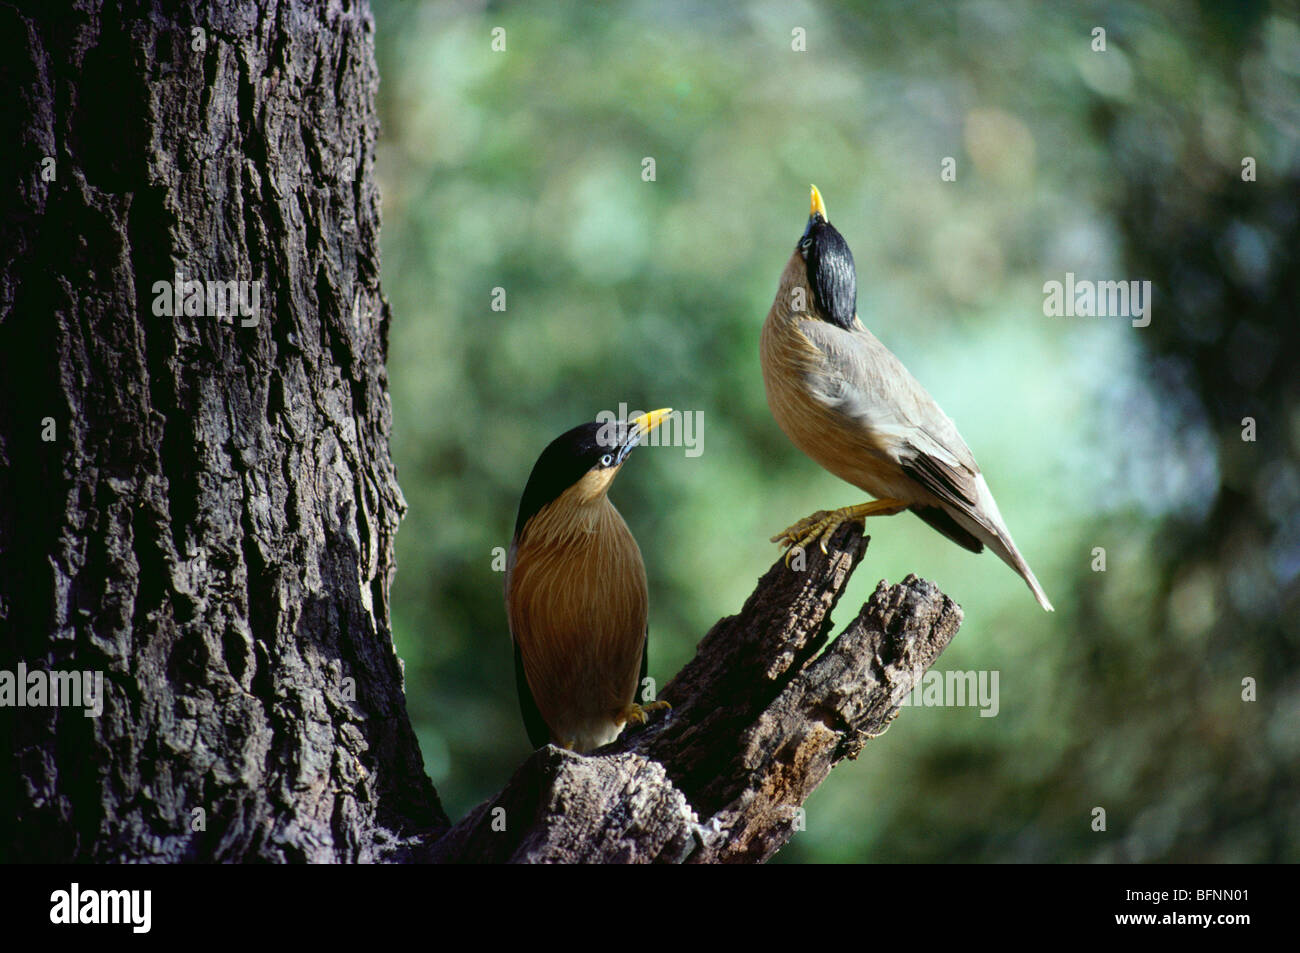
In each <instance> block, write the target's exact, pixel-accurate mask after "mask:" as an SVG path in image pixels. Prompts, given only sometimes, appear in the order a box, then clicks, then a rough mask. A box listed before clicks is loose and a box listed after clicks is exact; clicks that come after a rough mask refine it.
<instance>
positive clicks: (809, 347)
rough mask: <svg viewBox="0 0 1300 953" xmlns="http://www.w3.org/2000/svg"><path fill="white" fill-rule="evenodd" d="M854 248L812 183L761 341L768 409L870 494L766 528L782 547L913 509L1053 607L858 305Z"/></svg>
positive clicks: (807, 449)
mask: <svg viewBox="0 0 1300 953" xmlns="http://www.w3.org/2000/svg"><path fill="white" fill-rule="evenodd" d="M857 295H858V283H857V275H856V274H855V272H854V267H853V253H852V252H851V251H849V246H848V243H847V242H845V240H844V237H843V236H842V235H840V233H839V232H838V231H836V229H835V227H834V226H833V225H831V223H830V222H829V221H828V220H827V216H826V206H825V204H824V203H823V202H822V197H821V193H820V192H818V191H817V187H816V186H813V187H812V210H811V213H810V214H809V216H808V226H807V228H805V229H804V233H803V237H802V238H800V239H799V243H798V244H797V245H796V246H795V250H794V253H793V254H792V255H791V256H790V260H789V261H788V262H787V263H786V266H785V271H784V272H783V273H782V274H781V285H780V287H779V288H778V289H777V292H776V300H775V301H774V302H772V309H771V310H770V311H769V312H768V314H767V321H766V322H765V323H764V325H763V335H762V341H761V344H760V352H761V359H762V365H763V383H764V385H765V387H766V388H767V403H768V406H769V407H770V408H771V410H772V416H773V417H775V418H776V422H777V423H778V424H779V425H780V427H781V429H782V430H784V431H785V433H786V436H788V437H789V438H790V440H791V441H793V443H794V445H795V446H797V447H798V448H799V449H800V450H802V451H803V452H804V453H806V454H808V456H810V457H812V458H813V459H814V460H816V461H817V462H818V463H820V464H821V465H822V466H823V467H825V468H826V469H827V470H829V471H830V472H831V473H833V474H835V475H836V476H837V477H839V478H840V479H841V480H846V481H847V482H849V483H852V484H853V485H854V486H856V487H858V488H859V489H861V490H865V491H866V492H867V493H869V494H871V495H872V496H874V497H876V499H875V500H874V501H873V502H870V503H861V504H859V505H857V506H846V507H842V508H841V509H837V510H834V511H831V512H827V511H825V510H821V511H818V512H817V513H814V514H813V515H812V516H809V517H807V518H805V519H802V520H800V521H799V522H797V523H795V524H794V525H793V526H791V527H789V528H788V529H786V530H785V531H784V532H782V533H779V534H778V535H776V536H773V537H772V542H774V543H775V542H785V543H786V544H788V546H789V550H787V559H788V558H789V553H790V552H792V551H794V550H795V549H796V548H799V547H802V546H805V545H806V544H808V543H809V542H811V541H812V540H814V539H818V540H819V541H820V543H821V546H822V549H823V550H825V548H826V540H827V539H828V538H829V537H830V535H831V534H832V533H833V532H834V531H835V530H836V528H838V527H839V526H840V524H841V523H844V522H847V521H849V520H855V519H862V518H864V517H867V516H876V515H880V516H884V515H890V514H893V513H898V512H901V511H902V510H909V509H910V510H911V511H912V512H913V513H915V514H916V515H917V516H919V517H921V519H923V520H925V521H926V522H927V523H929V524H930V525H931V526H932V527H934V528H935V529H937V530H938V531H939V532H940V533H942V534H943V535H944V536H947V537H948V538H949V539H950V540H952V541H953V542H955V543H956V544H957V545H959V546H964V547H965V548H966V549H969V550H971V551H972V552H976V553H978V552H980V551H981V550H983V548H984V547H985V546H988V547H989V549H991V550H993V552H995V553H997V555H998V557H999V558H1000V559H1001V560H1002V561H1003V562H1005V563H1006V564H1007V565H1008V566H1010V567H1011V568H1012V569H1014V570H1015V571H1016V572H1017V573H1019V574H1020V577H1021V578H1022V579H1024V581H1025V582H1026V583H1027V584H1028V585H1029V588H1030V590H1031V591H1032V592H1033V594H1034V598H1036V599H1037V600H1038V604H1039V605H1041V606H1042V607H1043V608H1044V609H1046V610H1048V611H1049V612H1050V611H1051V610H1052V604H1051V603H1050V602H1049V601H1048V599H1047V595H1046V594H1045V593H1044V592H1043V587H1042V586H1040V585H1039V584H1038V580H1037V579H1035V578H1034V573H1033V571H1032V570H1031V569H1030V568H1029V564H1028V563H1026V562H1025V560H1024V557H1023V556H1021V555H1020V551H1019V550H1017V549H1016V544H1015V543H1014V542H1012V540H1011V533H1010V532H1009V531H1008V530H1007V527H1006V524H1005V523H1003V522H1002V514H1001V513H999V512H998V505H997V503H995V502H994V501H993V494H992V493H990V492H989V488H988V484H986V483H985V482H984V476H983V474H981V473H980V468H979V466H978V465H977V464H976V463H975V457H974V456H973V455H972V454H971V452H970V449H969V448H968V447H967V446H966V443H965V441H963V440H962V438H961V435H960V434H959V433H957V428H956V426H954V425H953V422H952V421H951V420H949V419H948V417H947V415H945V414H944V412H943V411H942V410H940V409H939V405H938V404H936V403H935V402H934V398H932V397H931V396H930V395H929V394H928V393H926V390H925V388H924V387H922V386H921V385H920V384H919V383H918V382H917V380H916V378H914V377H913V376H912V375H911V374H910V373H908V370H907V368H905V367H904V366H903V364H902V362H901V361H899V360H898V358H896V357H895V356H894V355H893V354H891V353H890V352H889V350H888V349H887V348H886V347H885V346H884V345H883V344H881V343H880V342H879V341H878V340H876V337H875V336H874V335H873V334H872V333H871V332H870V331H868V330H867V329H866V328H865V327H864V326H863V325H862V322H861V321H860V320H859V319H858V314H857Z"/></svg>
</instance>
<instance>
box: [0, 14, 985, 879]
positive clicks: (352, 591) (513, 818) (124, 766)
mask: <svg viewBox="0 0 1300 953" xmlns="http://www.w3.org/2000/svg"><path fill="white" fill-rule="evenodd" d="M373 32H374V24H373V20H372V18H371V15H370V11H369V9H368V7H367V5H366V4H365V3H354V2H350V0H330V2H329V3H327V4H323V5H318V4H310V5H309V4H293V3H275V2H269V3H262V4H257V3H253V2H248V0H246V2H231V3H224V4H213V5H207V4H197V3H178V4H166V3H164V4H143V3H131V2H127V0H86V2H83V3H80V4H78V5H77V6H76V8H75V10H73V11H68V10H64V9H57V8H55V5H51V4H41V3H30V4H28V3H18V4H0V71H3V72H2V74H0V75H2V76H3V81H4V82H3V86H4V92H5V93H6V94H7V95H8V96H9V97H10V98H11V99H14V100H15V101H17V102H18V103H19V104H20V108H19V109H17V110H12V111H9V112H6V113H4V115H3V119H0V122H2V123H3V124H4V125H3V127H2V131H3V132H4V133H5V137H4V140H3V141H4V142H5V143H6V144H8V146H9V148H8V149H7V150H6V151H4V152H3V153H0V163H2V164H3V167H4V171H6V172H7V173H8V176H7V177H6V178H5V181H8V182H11V183H17V184H18V188H17V189H16V190H15V191H12V192H11V193H6V194H8V195H9V200H8V201H9V205H8V207H7V208H6V209H5V211H4V215H3V221H2V222H0V228H3V232H0V248H3V250H4V257H3V259H2V260H0V673H3V672H6V671H7V672H10V673H14V672H16V671H17V670H18V667H19V665H20V664H21V665H25V666H27V667H28V668H42V669H45V670H48V671H71V670H78V671H99V672H102V673H103V677H104V688H105V692H104V694H105V697H104V700H103V713H102V715H101V716H100V717H98V718H87V717H85V716H84V715H83V712H82V711H81V709H78V708H67V707H55V706H44V707H26V708H15V707H0V759H2V761H3V766H2V767H0V859H5V860H55V861H252V860H270V861H282V862H283V861H322V862H338V861H342V862H346V861H367V860H394V861H403V860H443V861H467V860H660V861H680V860H690V861H692V862H698V861H715V860H720V861H726V860H761V859H766V858H767V857H769V856H771V854H772V853H773V852H774V851H775V850H776V849H777V848H778V847H779V846H780V845H781V844H782V843H784V841H785V839H786V838H788V836H789V834H790V831H791V818H792V816H793V811H794V808H795V807H796V806H797V805H798V804H799V803H801V802H802V800H803V799H804V798H805V797H806V796H807V794H808V793H809V792H810V791H811V790H812V789H813V788H814V787H815V786H816V785H817V784H818V783H819V782H820V781H821V780H822V779H823V778H824V777H825V775H826V773H827V772H828V771H829V770H830V768H831V766H832V765H833V764H834V763H835V762H836V761H838V760H840V759H841V758H844V757H851V756H853V755H855V754H856V753H857V751H858V750H859V748H860V747H861V745H862V743H863V742H864V740H865V739H866V738H868V737H870V736H871V735H872V734H873V733H874V732H876V731H879V730H881V729H882V728H883V726H884V725H886V724H887V723H888V720H889V719H890V717H892V715H893V714H895V713H896V712H897V705H898V702H899V701H901V699H902V697H903V695H904V694H905V693H906V692H907V691H908V690H909V689H910V688H911V686H912V684H913V682H914V680H915V679H916V678H917V677H918V676H919V674H920V673H921V672H922V671H923V670H924V668H925V667H926V666H927V665H928V664H929V663H930V662H931V661H933V659H934V657H935V656H936V655H937V654H938V652H939V651H941V650H942V648H943V647H944V645H946V643H947V641H948V640H949V639H951V637H952V635H953V634H954V632H955V631H956V628H957V626H958V625H959V624H960V611H959V610H958V609H957V608H956V607H955V606H954V605H953V604H952V603H951V602H950V601H949V600H947V599H946V598H945V597H944V596H942V594H940V593H939V592H938V591H937V590H935V589H934V588H933V587H932V586H930V585H929V584H927V583H924V582H921V581H920V580H915V579H912V578H911V577H909V578H908V579H907V580H905V581H904V582H903V583H902V584H900V585H898V586H895V587H892V588H890V587H886V586H884V585H883V584H882V586H881V587H880V588H878V589H877V591H876V594H875V595H874V596H873V597H872V599H871V601H870V602H869V603H868V604H867V606H865V607H864V608H863V610H862V612H861V613H860V614H859V615H858V617H857V619H855V620H854V622H853V623H852V624H851V625H850V626H849V627H848V629H847V630H846V631H845V633H844V634H843V635H841V636H840V637H839V638H838V639H836V640H835V641H834V642H833V643H832V642H829V640H828V631H829V624H830V617H829V612H830V610H831V608H832V607H833V606H834V604H835V602H836V600H837V599H838V597H839V594H840V593H841V592H842V591H843V587H844V585H845V583H846V582H847V580H848V577H849V574H850V573H851V571H852V569H853V567H854V566H855V565H856V564H857V562H858V561H859V560H860V559H861V558H862V554H863V552H864V550H865V541H864V540H863V539H862V537H861V535H860V533H859V532H858V531H857V530H854V529H849V528H846V529H843V530H841V532H840V533H839V534H837V536H836V537H835V539H834V541H833V545H832V548H831V554H830V555H829V556H825V557H824V556H822V555H821V554H819V553H815V552H814V553H813V554H811V556H810V559H809V564H808V567H807V571H806V572H803V573H792V572H790V571H789V570H787V569H785V568H784V567H782V566H779V565H778V566H774V567H773V570H772V571H771V572H769V573H768V575H767V576H766V577H765V578H764V579H763V580H762V581H761V582H760V585H759V588H758V589H757V590H756V592H755V595H754V596H753V597H751V599H750V600H749V602H748V603H747V604H746V606H745V609H744V610H743V611H742V612H741V614H740V615H739V616H736V617H733V618H730V619H724V620H722V621H721V622H720V623H719V624H718V625H717V626H716V627H715V628H714V630H713V631H712V632H711V633H710V634H709V635H708V636H707V637H706V638H705V640H704V641H703V642H702V643H701V647H700V653H699V655H698V656H697V658H696V659H695V660H694V661H693V662H692V663H691V664H690V665H688V666H687V668H686V669H685V670H683V672H682V673H680V674H679V675H678V677H677V678H676V679H674V680H673V682H672V683H670V684H669V685H668V686H666V687H665V690H664V693H663V695H664V697H666V698H667V699H668V700H669V701H671V702H672V703H673V704H674V706H675V707H674V709H673V711H672V712H671V713H670V715H669V716H668V717H667V718H663V719H660V720H659V721H658V722H657V723H656V724H655V725H653V726H652V727H651V728H649V729H647V730H645V731H642V732H639V733H637V734H635V735H632V736H630V737H628V738H626V739H624V740H622V741H620V742H619V743H616V745H614V746H611V749H610V750H609V751H608V752H606V753H605V754H603V755H602V756H600V757H590V758H582V757H578V756H574V755H571V754H567V753H564V752H559V751H557V750H555V749H553V748H546V749H543V750H542V751H540V752H537V753H536V754H535V755H533V756H532V757H531V758H530V759H529V760H528V761H527V762H526V763H525V764H524V766H523V767H522V768H521V769H520V771H519V773H518V774H517V775H516V776H515V778H514V779H513V780H512V781H511V782H510V784H509V785H508V786H507V788H506V789H505V790H504V791H503V793H502V794H501V795H500V796H499V797H498V798H496V799H495V800H494V801H493V802H490V803H488V804H485V805H483V806H482V807H480V808H479V809H477V810H475V811H474V812H472V813H471V814H470V815H469V816H468V817H467V818H466V819H465V820H464V821H462V822H461V823H460V824H459V825H457V826H456V827H454V828H452V827H451V823H450V820H449V819H448V818H447V817H446V815H445V813H444V812H443V810H442V807H441V806H440V804H439V802H438V799H437V795H436V793H435V792H434V790H433V787H432V785H431V784H430V782H429V780H428V778H427V777H426V775H425V774H424V772H423V770H422V767H421V759H420V753H419V749H418V746H417V744H416V741H415V737H414V734H413V732H412V730H411V726H410V722H409V719H408V716H407V713H406V707H405V702H404V695H403V689H402V678H401V668H400V662H399V660H398V659H397V657H396V654H395V652H394V650H393V645H392V639H391V632H390V625H389V603H388V599H389V584H390V582H391V579H392V575H393V572H394V565H393V549H392V544H393V536H394V533H395V532H396V528H397V524H398V520H399V518H400V516H401V513H402V511H403V508H404V503H403V501H402V497H401V493H400V491H399V489H398V486H397V482H396V479H395V475H394V470H393V466H392V462H391V459H390V455H389V425H390V419H389V418H390V405H389V399H388V394H387V379H386V372H385V367H384V361H385V357H386V350H387V331H388V325H389V320H390V315H389V309H388V305H387V302H386V301H385V300H384V298H383V296H382V293H381V291H380V285H379V254H378V229H379V208H378V196H377V192H376V189H375V186H374V178H373V163H374V143H375V138H376V135H377V124H376V119H375V111H374V100H375V90H376V83H377V76H376V71H375V66H374V54H373V46H372V37H373ZM178 273H179V274H180V275H182V277H183V280H199V281H223V282H225V281H258V282H260V302H259V304H260V308H259V310H258V314H257V316H256V317H257V320H256V322H255V323H254V322H253V321H252V319H251V318H244V317H242V316H238V315H237V316H234V317H233V318H231V317H222V316H215V315H211V314H188V313H186V314H178V315H166V314H163V315H160V314H157V313H156V311H155V301H156V299H157V298H158V291H157V289H156V287H155V285H156V283H158V282H172V281H173V280H174V279H175V276H176V275H177V274H178ZM822 649H825V651H824V652H822V651H821V650H822ZM819 652H821V654H818V653H819ZM494 807H503V808H505V810H504V817H505V818H506V829H505V831H500V830H498V829H497V828H498V827H499V824H498V825H494V824H493V823H492V821H493V819H494V818H495V817H498V816H502V812H494V811H493V810H492V809H493V808H494Z"/></svg>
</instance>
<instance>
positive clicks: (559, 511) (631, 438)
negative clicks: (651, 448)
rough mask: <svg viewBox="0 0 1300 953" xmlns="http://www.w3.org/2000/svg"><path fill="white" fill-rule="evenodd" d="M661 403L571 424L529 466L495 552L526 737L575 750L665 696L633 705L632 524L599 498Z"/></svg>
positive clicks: (635, 550)
mask: <svg viewBox="0 0 1300 953" xmlns="http://www.w3.org/2000/svg"><path fill="white" fill-rule="evenodd" d="M671 413H672V408H668V407H665V408H663V409H661V410H654V411H651V412H650V413H647V414H640V415H638V416H635V417H633V418H631V419H630V420H626V421H609V420H606V421H603V422H602V421H601V420H597V421H596V422H593V423H585V424H581V425H579V426H577V427H574V428H573V429H572V430H569V431H567V432H565V433H563V434H561V435H560V436H558V437H556V438H555V439H554V440H552V441H551V443H550V444H549V445H548V446H547V447H546V449H545V450H543V451H542V454H541V456H539V457H538V458H537V462H536V464H534V466H533V470H532V473H531V474H530V475H529V477H528V482H527V484H526V485H525V486H524V492H523V496H522V497H521V498H520V501H519V513H518V516H517V517H516V519H515V530H514V537H513V539H512V540H511V544H510V551H509V554H508V556H507V558H506V581H505V602H506V616H507V621H508V623H509V628H510V637H511V640H512V642H513V643H514V654H515V686H516V688H517V689H518V692H519V707H520V711H521V713H522V715H523V719H524V727H525V728H526V730H527V733H528V740H529V741H530V742H531V743H532V745H533V747H534V748H540V747H542V746H543V745H545V744H547V742H548V741H549V742H551V743H553V744H555V745H557V746H559V747H562V748H567V749H569V750H571V751H574V752H577V753H580V754H582V753H586V752H589V751H593V750H594V749H596V748H599V747H600V746H601V745H605V744H608V743H609V742H611V741H613V740H614V739H615V738H617V737H618V735H619V733H620V731H621V730H622V728H623V726H624V725H625V724H627V723H628V722H632V723H634V724H644V723H645V722H646V715H647V712H650V711H653V710H656V709H662V708H667V707H669V706H668V703H667V702H651V703H649V704H647V705H645V706H644V707H642V706H641V705H639V704H637V702H636V700H635V695H636V691H637V687H638V685H640V684H641V683H642V682H643V680H644V679H645V675H646V671H647V666H648V656H647V650H648V641H649V631H648V627H647V624H646V623H647V615H648V608H649V594H648V590H647V586H646V574H645V563H644V562H643V561H642V559H641V549H640V547H638V546H637V543H636V539H635V537H633V535H632V531H631V530H629V529H628V526H627V523H626V522H624V520H623V517H622V516H621V515H620V514H619V512H618V510H617V509H615V508H614V504H613V503H612V502H610V499H609V489H610V486H611V484H612V483H613V482H614V478H615V477H616V476H617V475H618V472H619V470H620V469H622V467H623V464H624V463H625V462H626V461H627V457H628V454H629V453H631V452H632V449H633V448H634V447H636V446H637V445H638V444H640V443H641V441H642V440H643V439H644V438H645V437H646V435H647V434H649V433H650V432H651V431H653V430H654V429H655V428H656V427H658V426H659V425H660V424H661V423H662V422H663V421H664V419H665V418H667V417H668V415H669V414H671Z"/></svg>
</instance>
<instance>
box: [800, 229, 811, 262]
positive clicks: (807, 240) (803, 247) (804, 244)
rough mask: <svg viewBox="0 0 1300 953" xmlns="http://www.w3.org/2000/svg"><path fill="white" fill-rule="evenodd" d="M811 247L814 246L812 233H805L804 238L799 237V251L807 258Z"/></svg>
mask: <svg viewBox="0 0 1300 953" xmlns="http://www.w3.org/2000/svg"><path fill="white" fill-rule="evenodd" d="M810 248H812V236H811V235H805V236H804V237H803V238H801V239H799V251H801V252H802V253H803V255H804V257H805V258H806V257H807V256H808V249H810Z"/></svg>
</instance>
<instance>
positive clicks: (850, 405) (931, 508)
mask: <svg viewBox="0 0 1300 953" xmlns="http://www.w3.org/2000/svg"><path fill="white" fill-rule="evenodd" d="M854 325H855V326H854V327H853V328H852V329H849V330H845V329H844V328H840V327H837V326H836V325H833V324H829V323H827V322H825V321H817V320H806V321H802V322H801V323H800V325H799V330H800V331H802V332H803V334H804V337H805V338H806V339H807V340H808V342H809V344H810V345H812V348H813V350H814V351H815V352H816V355H815V357H813V358H812V359H811V360H810V362H809V366H808V367H807V368H806V370H805V374H806V381H807V384H808V388H809V391H810V392H811V393H812V395H813V397H814V398H815V399H817V400H819V401H821V402H822V403H823V405H824V406H825V407H826V408H827V409H828V410H830V411H831V412H833V413H836V414H840V415H842V416H844V417H846V418H849V420H851V421H852V422H853V424H854V425H855V426H857V427H858V428H860V429H861V430H862V432H863V436H864V440H863V443H864V444H865V445H866V446H869V447H871V448H873V450H874V452H876V453H879V454H882V455H884V456H885V457H888V458H890V459H892V460H893V461H894V462H896V463H897V464H898V466H899V467H900V468H901V469H902V470H903V472H904V473H905V474H906V475H907V476H908V477H909V478H910V479H911V480H913V481H915V482H916V483H917V485H918V486H921V487H923V488H924V489H926V490H928V491H929V492H930V494H931V495H932V496H933V497H934V498H935V499H937V500H938V501H939V506H935V505H933V504H913V505H912V507H911V508H912V510H913V511H915V513H916V514H917V515H918V516H920V517H921V518H922V519H923V520H925V521H926V522H927V523H929V524H930V525H931V526H933V527H934V528H935V529H937V530H938V531H939V532H941V533H943V534H944V535H945V536H947V537H948V538H949V539H951V540H952V541H953V542H955V543H957V544H959V545H961V546H965V547H966V548H967V549H970V550H973V551H975V552H979V550H980V544H981V543H984V544H985V545H987V546H988V547H989V548H990V549H992V550H993V552H995V553H996V554H997V556H998V558H999V559H1001V560H1002V561H1003V562H1005V563H1006V564H1007V565H1009V566H1010V567H1011V568H1012V569H1014V570H1015V571H1016V572H1017V573H1019V574H1020V576H1021V577H1022V578H1023V579H1024V580H1025V582H1026V584H1028V586H1029V588H1030V590H1032V591H1033V593H1034V598H1036V599H1037V600H1038V602H1039V604H1040V605H1041V606H1042V607H1043V608H1044V609H1047V610H1049V611H1050V610H1051V608H1052V604H1051V602H1050V601H1049V600H1048V598H1047V594H1046V593H1044V592H1043V587H1042V586H1040V585H1039V584H1038V580H1037V579H1036V578H1035V577H1034V573H1033V570H1031V569H1030V568H1029V564H1028V563H1027V562H1025V559H1024V557H1023V556H1021V555H1020V551H1019V550H1018V549H1016V544H1015V543H1014V542H1013V541H1012V539H1011V533H1010V531H1009V530H1008V529H1007V527H1006V524H1005V523H1004V522H1003V520H1002V514H1001V513H999V512H998V504H997V502H996V501H995V500H994V499H993V494H992V493H991V492H990V491H989V488H988V484H987V483H986V482H985V481H984V477H983V476H982V475H981V474H980V468H979V465H978V464H977V463H976V462H975V455H974V454H972V453H971V452H970V448H969V447H967V446H966V441H964V440H962V438H961V434H959V433H958V432H957V426H956V424H954V423H953V422H952V421H951V420H949V419H948V415H947V414H945V413H944V412H943V411H942V410H940V409H939V405H938V404H936V403H935V401H934V398H933V397H931V396H930V395H929V393H928V392H927V391H926V389H925V388H924V387H922V386H921V384H920V382H919V381H917V379H916V378H915V377H913V376H912V375H911V373H910V372H909V371H908V370H907V368H905V367H904V366H903V362H902V361H900V360H899V359H898V358H896V357H895V356H894V355H893V354H892V353H890V351H889V349H888V348H886V347H885V346H884V345H883V344H881V343H880V342H879V341H877V340H876V338H875V335H873V334H872V333H871V332H870V331H868V330H867V329H866V328H864V327H863V326H862V324H861V323H860V322H858V321H855V322H854Z"/></svg>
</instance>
